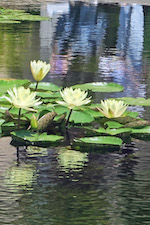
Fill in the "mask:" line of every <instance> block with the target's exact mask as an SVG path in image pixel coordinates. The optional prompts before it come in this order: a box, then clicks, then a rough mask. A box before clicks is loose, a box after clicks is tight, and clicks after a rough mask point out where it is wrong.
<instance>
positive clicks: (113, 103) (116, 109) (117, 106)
mask: <svg viewBox="0 0 150 225" xmlns="http://www.w3.org/2000/svg"><path fill="white" fill-rule="evenodd" d="M101 104H102V106H101V108H98V107H97V109H98V110H99V111H100V112H101V113H102V114H103V115H104V116H105V117H107V118H117V117H120V116H122V114H123V113H124V112H125V111H126V109H127V107H128V105H127V104H124V102H123V101H117V100H115V99H112V100H109V99H107V100H105V101H101Z"/></svg>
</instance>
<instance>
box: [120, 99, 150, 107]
mask: <svg viewBox="0 0 150 225" xmlns="http://www.w3.org/2000/svg"><path fill="white" fill-rule="evenodd" d="M117 99H118V100H122V101H124V102H125V103H126V104H128V105H139V106H150V98H149V99H145V98H130V97H123V98H117Z"/></svg>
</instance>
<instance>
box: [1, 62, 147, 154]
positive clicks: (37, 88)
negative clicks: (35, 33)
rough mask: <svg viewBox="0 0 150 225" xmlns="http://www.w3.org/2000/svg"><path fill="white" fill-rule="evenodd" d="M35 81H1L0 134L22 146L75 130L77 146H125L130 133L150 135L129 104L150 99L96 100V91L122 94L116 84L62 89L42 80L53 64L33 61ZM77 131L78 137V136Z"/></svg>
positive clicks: (42, 142) (61, 139)
mask: <svg viewBox="0 0 150 225" xmlns="http://www.w3.org/2000/svg"><path fill="white" fill-rule="evenodd" d="M30 68H31V72H32V75H33V78H34V79H35V81H36V82H35V83H31V82H30V81H29V80H0V134H1V136H6V135H11V136H12V139H13V142H14V143H15V144H17V145H41V146H44V145H45V144H48V145H51V144H54V143H55V144H58V142H59V143H62V144H64V139H65V138H66V136H67V134H68V133H69V131H70V130H71V129H72V132H74V133H73V138H72V139H71V143H70V144H71V145H72V146H73V148H74V149H80V150H81V149H86V150H87V149H90V150H91V149H99V148H101V147H102V148H105V147H108V148H110V147H112V148H118V147H119V148H120V146H122V145H123V143H125V142H126V140H127V139H128V140H129V138H131V137H137V138H142V137H143V138H147V137H148V138H149V135H150V121H145V120H143V119H140V118H138V113H137V112H130V111H127V108H128V106H129V105H142V106H150V99H147V100H146V99H144V98H137V99H134V98H121V99H106V100H101V102H100V103H96V104H93V103H92V96H89V93H88V91H89V90H90V93H91V95H92V92H116V91H117V92H118V91H123V87H122V86H121V85H119V84H115V83H105V82H94V83H85V84H78V85H74V86H72V87H64V88H63V87H59V86H57V85H55V84H52V83H48V82H41V81H42V80H43V78H44V77H45V76H46V75H47V73H48V72H49V71H50V64H47V63H46V62H42V61H40V60H38V61H35V60H34V61H31V62H30ZM76 130H77V131H78V132H77V133H78V135H77V136H78V137H76V135H75V134H76Z"/></svg>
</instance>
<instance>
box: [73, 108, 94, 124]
mask: <svg viewBox="0 0 150 225" xmlns="http://www.w3.org/2000/svg"><path fill="white" fill-rule="evenodd" d="M69 121H70V122H74V123H91V122H92V121H94V118H93V117H92V116H91V115H90V114H89V113H87V112H83V111H75V110H73V112H72V114H71V117H70V120H69Z"/></svg>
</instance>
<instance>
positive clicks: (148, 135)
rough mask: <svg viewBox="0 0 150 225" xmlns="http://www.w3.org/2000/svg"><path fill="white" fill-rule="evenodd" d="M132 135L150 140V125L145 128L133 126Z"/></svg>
mask: <svg viewBox="0 0 150 225" xmlns="http://www.w3.org/2000/svg"><path fill="white" fill-rule="evenodd" d="M131 135H132V136H133V137H135V138H138V139H141V140H145V141H150V126H146V127H143V128H132V133H131Z"/></svg>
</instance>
